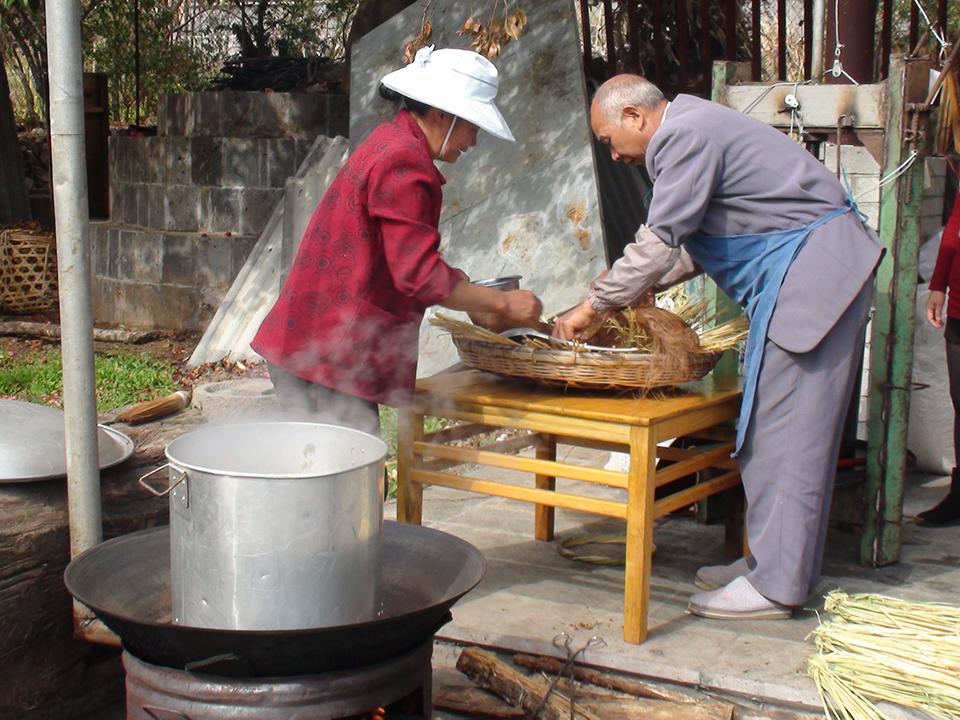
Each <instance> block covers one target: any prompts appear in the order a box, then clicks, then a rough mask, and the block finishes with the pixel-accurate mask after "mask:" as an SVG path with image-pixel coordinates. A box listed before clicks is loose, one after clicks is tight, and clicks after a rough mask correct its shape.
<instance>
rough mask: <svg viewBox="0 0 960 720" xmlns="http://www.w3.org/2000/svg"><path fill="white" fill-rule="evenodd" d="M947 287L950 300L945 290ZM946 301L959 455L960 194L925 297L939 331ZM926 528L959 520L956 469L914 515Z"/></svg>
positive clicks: (949, 372)
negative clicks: (944, 488) (932, 503)
mask: <svg viewBox="0 0 960 720" xmlns="http://www.w3.org/2000/svg"><path fill="white" fill-rule="evenodd" d="M948 288H949V291H950V297H949V300H948V299H947V295H946V291H947V289H948ZM945 300H947V322H946V326H947V329H946V330H945V331H944V337H945V338H946V341H947V375H948V377H949V378H950V400H951V401H952V402H953V412H954V417H953V449H954V451H955V452H958V453H960V193H958V194H957V199H956V200H954V203H953V212H952V213H951V214H950V220H949V221H948V222H947V226H946V227H945V228H944V229H943V238H942V239H941V240H940V253H939V254H938V255H937V264H936V267H935V268H934V270H933V277H932V278H930V296H929V297H928V298H927V320H928V321H929V322H930V324H931V325H933V326H934V327H935V328H941V327H943V325H944V322H943V305H944V301H945ZM917 517H918V518H919V519H920V521H921V522H922V523H923V524H925V525H946V524H947V523H952V522H956V521H957V520H960V474H958V473H957V468H954V469H953V472H952V473H951V475H950V492H949V493H948V494H947V496H946V497H945V498H944V499H943V500H941V501H940V503H939V504H938V505H937V506H936V507H934V508H932V509H930V510H927V511H926V512H922V513H920V514H919V515H918V516H917Z"/></svg>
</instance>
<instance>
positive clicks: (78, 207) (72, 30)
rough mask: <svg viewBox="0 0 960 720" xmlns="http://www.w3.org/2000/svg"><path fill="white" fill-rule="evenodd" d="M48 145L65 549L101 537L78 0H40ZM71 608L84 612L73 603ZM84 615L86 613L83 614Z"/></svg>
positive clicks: (75, 550)
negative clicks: (67, 526)
mask: <svg viewBox="0 0 960 720" xmlns="http://www.w3.org/2000/svg"><path fill="white" fill-rule="evenodd" d="M46 18H47V48H48V58H47V60H48V63H49V68H50V70H49V72H50V146H51V150H52V160H53V169H52V172H53V198H54V207H55V211H56V231H57V264H58V267H59V283H60V323H61V332H62V336H61V337H62V339H61V345H62V353H63V398H64V402H63V405H64V424H65V430H66V447H67V507H68V510H69V514H70V554H71V556H72V557H75V556H77V555H78V554H80V553H81V552H83V551H84V550H86V549H88V548H90V547H92V546H94V545H96V544H97V543H99V542H100V541H101V539H102V537H103V535H102V532H103V530H102V526H101V515H100V464H99V456H98V453H97V406H96V390H95V388H96V384H95V380H96V376H95V373H94V366H93V310H92V307H91V302H90V245H89V239H88V236H87V226H88V224H89V216H88V213H89V210H88V206H87V177H86V170H85V157H86V156H85V149H84V116H83V75H82V72H83V60H82V54H81V50H80V4H79V3H78V2H77V1H76V0H47V10H46ZM78 612H87V611H85V610H78ZM84 617H90V615H85V616H84Z"/></svg>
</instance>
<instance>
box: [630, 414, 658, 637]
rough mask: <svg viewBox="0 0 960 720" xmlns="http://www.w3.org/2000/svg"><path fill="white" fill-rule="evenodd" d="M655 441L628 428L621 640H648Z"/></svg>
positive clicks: (648, 431) (647, 431)
mask: <svg viewBox="0 0 960 720" xmlns="http://www.w3.org/2000/svg"><path fill="white" fill-rule="evenodd" d="M656 460H657V443H656V442H655V440H654V436H653V433H652V432H651V429H650V428H647V427H634V428H631V429H630V475H629V480H628V497H629V499H628V501H627V563H626V577H625V578H624V582H625V588H624V598H623V639H624V640H625V641H626V642H628V643H635V644H639V643H642V642H643V641H644V640H646V639H647V609H648V606H649V603H650V563H651V559H652V556H653V491H654V489H655V487H656V482H655V477H654V476H655V475H656V472H657V463H656Z"/></svg>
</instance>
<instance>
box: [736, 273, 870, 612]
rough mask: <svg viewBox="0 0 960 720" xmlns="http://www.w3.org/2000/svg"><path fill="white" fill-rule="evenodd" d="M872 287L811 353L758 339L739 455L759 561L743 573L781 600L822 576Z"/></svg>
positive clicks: (799, 599)
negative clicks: (751, 400)
mask: <svg viewBox="0 0 960 720" xmlns="http://www.w3.org/2000/svg"><path fill="white" fill-rule="evenodd" d="M874 294H875V286H874V281H873V279H871V280H869V281H868V282H867V284H866V285H864V287H863V289H862V290H861V291H860V294H859V295H858V296H857V298H856V299H855V300H854V301H853V303H851V304H850V307H848V308H847V310H846V312H845V313H844V314H843V315H842V316H841V317H840V319H839V320H838V321H837V324H836V325H835V326H834V327H833V328H832V329H831V330H830V332H828V333H827V335H826V336H825V337H824V338H823V340H822V341H821V342H820V344H819V345H817V347H815V348H814V349H813V350H811V351H810V352H807V353H799V354H798V353H790V352H787V351H786V350H784V349H783V348H781V347H780V346H779V345H777V344H776V343H774V342H773V341H771V340H769V339H768V340H767V342H766V345H765V346H764V353H763V361H762V365H761V367H760V376H759V380H758V383H757V393H756V397H755V403H756V404H755V406H754V411H753V419H752V421H751V427H750V428H749V429H748V431H747V435H746V438H745V440H744V444H743V447H742V448H741V450H740V456H739V457H740V469H741V474H742V477H743V487H744V491H745V493H746V496H747V542H748V543H749V544H750V552H751V554H752V555H753V558H754V560H755V561H756V567H755V568H754V569H753V570H752V571H751V572H750V573H749V574H748V575H747V579H748V580H749V581H750V583H751V584H752V585H753V586H754V587H755V588H756V589H757V590H758V591H759V592H760V593H761V594H762V595H764V596H766V597H767V598H769V599H771V600H775V601H776V602H779V603H783V604H785V605H800V604H802V603H803V602H804V600H806V599H807V597H808V596H809V594H810V591H811V590H812V589H813V587H814V586H815V585H816V583H817V581H818V580H819V578H820V566H821V562H822V560H823V548H824V542H825V539H826V534H827V523H828V520H829V518H830V501H831V499H832V496H833V482H834V478H835V475H836V468H837V457H838V456H839V454H840V442H841V439H842V434H843V426H844V422H845V420H846V415H847V406H848V404H849V400H850V396H851V394H852V392H853V387H854V383H855V382H856V380H857V376H858V375H859V373H860V357H861V351H862V349H863V344H862V339H863V328H864V326H865V324H866V321H867V318H868V316H869V313H870V306H871V304H872V302H873V298H874Z"/></svg>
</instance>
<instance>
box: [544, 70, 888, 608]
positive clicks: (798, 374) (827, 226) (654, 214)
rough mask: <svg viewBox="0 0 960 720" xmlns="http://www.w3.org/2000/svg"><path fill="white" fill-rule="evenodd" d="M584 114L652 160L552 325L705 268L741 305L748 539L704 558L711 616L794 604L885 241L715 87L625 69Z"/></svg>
mask: <svg viewBox="0 0 960 720" xmlns="http://www.w3.org/2000/svg"><path fill="white" fill-rule="evenodd" d="M590 119H591V123H592V125H593V130H594V133H595V134H596V135H597V138H598V139H599V140H600V142H602V143H604V144H605V145H607V146H608V147H609V148H610V153H611V155H612V156H613V158H614V160H618V161H622V162H625V163H628V164H631V165H639V164H640V163H645V164H646V168H647V171H648V172H649V174H650V177H651V178H652V179H653V181H654V186H653V198H652V200H651V203H650V208H649V212H648V216H647V223H646V224H645V225H643V226H642V227H641V228H640V229H639V231H638V232H637V235H636V240H635V242H634V243H632V244H630V245H629V246H628V247H627V248H626V249H625V251H624V256H623V258H621V259H620V260H618V261H617V262H616V263H615V264H614V265H613V267H612V268H611V269H610V271H609V272H608V273H606V274H605V275H603V276H601V277H600V278H598V279H597V280H596V281H595V282H594V285H593V287H592V289H591V291H590V293H589V295H588V296H587V299H586V300H584V301H583V303H581V304H580V305H579V306H577V307H576V308H574V309H573V310H571V311H570V312H568V313H566V314H565V315H564V316H563V317H561V318H560V319H559V320H558V321H557V323H556V326H555V330H554V334H555V335H557V336H558V337H561V338H564V339H570V338H573V337H589V335H590V333H591V332H592V331H593V329H594V328H595V327H596V325H597V324H598V320H599V318H600V315H601V314H602V313H603V312H605V311H607V310H611V309H616V308H618V307H622V306H625V305H630V304H631V303H633V302H635V301H636V300H637V299H639V298H640V297H641V296H642V295H644V294H645V293H647V292H648V291H650V290H657V289H660V288H662V287H665V286H666V285H669V284H671V283H675V282H677V281H679V280H682V279H684V278H686V277H691V276H692V275H693V274H696V273H697V272H701V271H702V272H706V273H707V274H708V275H709V276H710V277H712V278H713V279H714V281H716V283H717V285H718V286H719V287H721V288H722V289H723V290H724V291H725V292H726V293H727V294H728V295H729V296H730V297H731V298H732V299H734V300H735V301H737V302H739V303H740V304H741V305H743V306H744V309H745V314H746V315H747V318H748V319H749V320H750V335H749V337H748V339H747V347H746V352H745V356H744V377H743V387H744V392H743V407H742V410H741V415H740V422H739V425H738V438H737V455H738V457H739V460H740V468H741V474H742V477H743V486H744V490H745V492H746V495H747V503H748V510H747V540H748V543H749V545H750V551H751V554H750V555H749V556H748V557H746V558H743V559H741V560H738V561H737V562H735V563H733V564H732V565H728V566H725V565H720V566H713V567H705V568H701V569H700V571H699V572H698V573H697V577H696V581H695V582H696V584H697V586H698V587H700V588H702V589H704V590H708V592H704V593H700V594H697V595H694V596H693V597H692V598H691V599H690V604H689V609H690V611H691V612H692V613H694V614H697V615H702V616H705V617H713V618H721V619H735V618H768V619H777V618H787V617H790V616H791V614H792V611H793V608H794V607H796V606H798V605H800V604H801V603H802V602H803V601H804V600H805V599H806V598H807V597H808V596H809V594H810V592H811V591H812V589H813V587H814V585H815V584H816V583H817V581H818V579H819V574H820V564H821V561H822V558H823V546H824V540H825V537H826V531H827V521H828V518H829V513H830V500H831V496H832V492H833V480H834V475H835V471H836V465H837V456H838V454H839V451H840V440H841V434H842V428H843V424H844V420H845V417H846V410H847V405H848V402H849V399H850V396H851V394H852V391H853V387H854V382H855V380H856V378H857V375H858V372H859V370H860V356H861V350H862V337H863V328H864V326H865V324H866V321H867V316H868V314H869V311H870V306H871V303H872V301H873V296H874V282H873V277H874V271H875V269H876V266H877V264H878V263H879V261H880V258H881V256H882V254H883V246H882V244H881V243H880V240H879V239H878V238H877V236H876V234H875V233H873V232H872V231H871V230H870V229H869V228H867V227H866V226H865V225H864V224H863V222H862V220H861V218H860V217H859V215H858V213H857V212H856V210H855V208H854V207H853V205H852V201H851V200H850V199H849V197H848V195H847V193H846V192H845V191H844V189H843V187H842V186H841V184H840V183H839V182H838V181H837V179H836V177H834V176H833V175H832V174H831V173H830V171H828V170H827V169H826V168H825V167H824V166H823V165H822V164H821V163H819V162H818V161H817V159H816V158H814V157H813V156H812V155H811V154H810V153H809V152H807V151H806V150H805V149H804V148H803V147H802V146H801V145H799V144H797V143H796V142H794V141H793V140H791V139H790V138H788V137H787V136H785V135H784V134H782V133H780V132H779V131H777V130H775V129H773V128H771V127H769V126H767V125H765V124H763V123H761V122H759V121H758V120H755V119H753V118H750V117H748V116H746V115H743V114H741V113H738V112H736V111H734V110H731V109H729V108H726V107H723V106H721V105H718V104H716V103H712V102H708V101H706V100H701V99H699V98H695V97H691V96H687V95H680V96H678V97H677V98H676V99H675V100H674V101H673V102H672V103H668V102H667V101H666V100H665V98H664V97H663V95H662V94H661V93H660V91H659V90H658V89H657V88H656V87H655V86H654V85H653V84H652V83H650V82H648V81H647V80H644V79H643V78H640V77H637V76H635V75H619V76H617V77H614V78H612V79H610V80H608V81H607V82H606V83H604V85H603V86H602V87H601V88H600V90H599V91H598V92H597V95H596V97H595V98H594V101H593V105H592V107H591V112H590Z"/></svg>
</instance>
